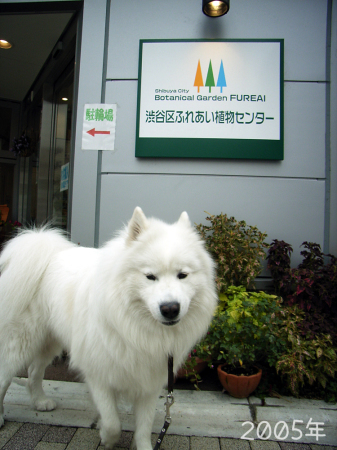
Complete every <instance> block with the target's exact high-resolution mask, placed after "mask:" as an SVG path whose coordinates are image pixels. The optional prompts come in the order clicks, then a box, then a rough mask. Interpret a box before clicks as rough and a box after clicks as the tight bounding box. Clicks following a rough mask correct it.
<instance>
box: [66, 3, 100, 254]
mask: <svg viewBox="0 0 337 450" xmlns="http://www.w3.org/2000/svg"><path fill="white" fill-rule="evenodd" d="M105 16H106V1H103V0H102V1H99V2H96V1H95V0H85V2H84V7H83V26H82V36H81V37H82V41H81V58H80V76H79V82H78V104H77V120H76V142H75V156H74V175H73V199H72V219H71V238H72V240H73V241H74V242H76V243H77V242H79V243H81V245H85V246H93V245H94V232H95V208H96V186H97V152H96V151H83V150H82V148H81V147H82V129H83V113H84V105H85V104H86V103H100V102H101V92H102V72H103V57H104V36H105V34H104V32H105ZM77 63H78V62H77Z"/></svg>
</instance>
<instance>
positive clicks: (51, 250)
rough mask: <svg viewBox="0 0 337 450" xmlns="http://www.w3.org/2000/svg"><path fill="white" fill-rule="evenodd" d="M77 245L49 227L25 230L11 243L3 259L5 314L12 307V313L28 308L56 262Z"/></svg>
mask: <svg viewBox="0 0 337 450" xmlns="http://www.w3.org/2000/svg"><path fill="white" fill-rule="evenodd" d="M73 245H74V244H72V243H70V242H69V241H68V240H67V239H66V238H65V237H64V236H63V234H62V232H61V231H58V230H55V229H50V228H48V227H43V228H36V229H33V230H24V231H22V232H21V233H19V235H18V236H16V237H15V238H13V239H11V240H10V241H9V242H8V243H7V244H6V245H5V247H4V250H3V252H2V254H1V256H0V271H1V276H0V307H3V309H2V313H4V311H5V310H6V309H7V308H6V306H7V305H8V304H9V303H10V304H11V308H10V309H11V310H12V311H13V310H15V308H19V309H25V308H27V306H28V304H29V303H30V302H31V301H32V300H33V298H34V297H35V296H36V294H37V291H38V289H39V285H40V282H41V279H42V277H43V274H44V273H45V270H46V268H47V267H48V265H49V263H50V261H51V260H52V258H53V257H54V256H55V255H56V254H57V253H58V252H60V251H62V250H64V249H66V248H69V247H71V246H73Z"/></svg>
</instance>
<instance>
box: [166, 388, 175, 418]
mask: <svg viewBox="0 0 337 450" xmlns="http://www.w3.org/2000/svg"><path fill="white" fill-rule="evenodd" d="M173 403H174V397H173V394H172V392H171V393H170V394H167V396H166V402H165V403H164V405H165V406H166V416H165V421H166V422H167V423H171V416H170V408H171V406H172V405H173Z"/></svg>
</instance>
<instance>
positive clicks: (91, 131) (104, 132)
mask: <svg viewBox="0 0 337 450" xmlns="http://www.w3.org/2000/svg"><path fill="white" fill-rule="evenodd" d="M87 133H88V134H90V135H91V136H93V137H95V135H96V134H110V131H96V130H95V128H92V129H91V130H89V131H87Z"/></svg>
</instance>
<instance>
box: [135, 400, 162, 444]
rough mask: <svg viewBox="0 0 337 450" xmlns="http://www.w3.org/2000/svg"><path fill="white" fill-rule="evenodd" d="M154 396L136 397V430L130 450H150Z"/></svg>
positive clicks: (154, 406) (154, 409) (154, 408)
mask: <svg viewBox="0 0 337 450" xmlns="http://www.w3.org/2000/svg"><path fill="white" fill-rule="evenodd" d="M156 402H157V395H156V394H150V395H149V394H148V395H144V396H141V397H138V398H137V400H136V401H135V403H134V410H135V416H136V429H135V433H134V436H133V441H132V445H131V448H132V449H137V450H152V446H151V431H152V425H153V421H154V416H155V411H156Z"/></svg>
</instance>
